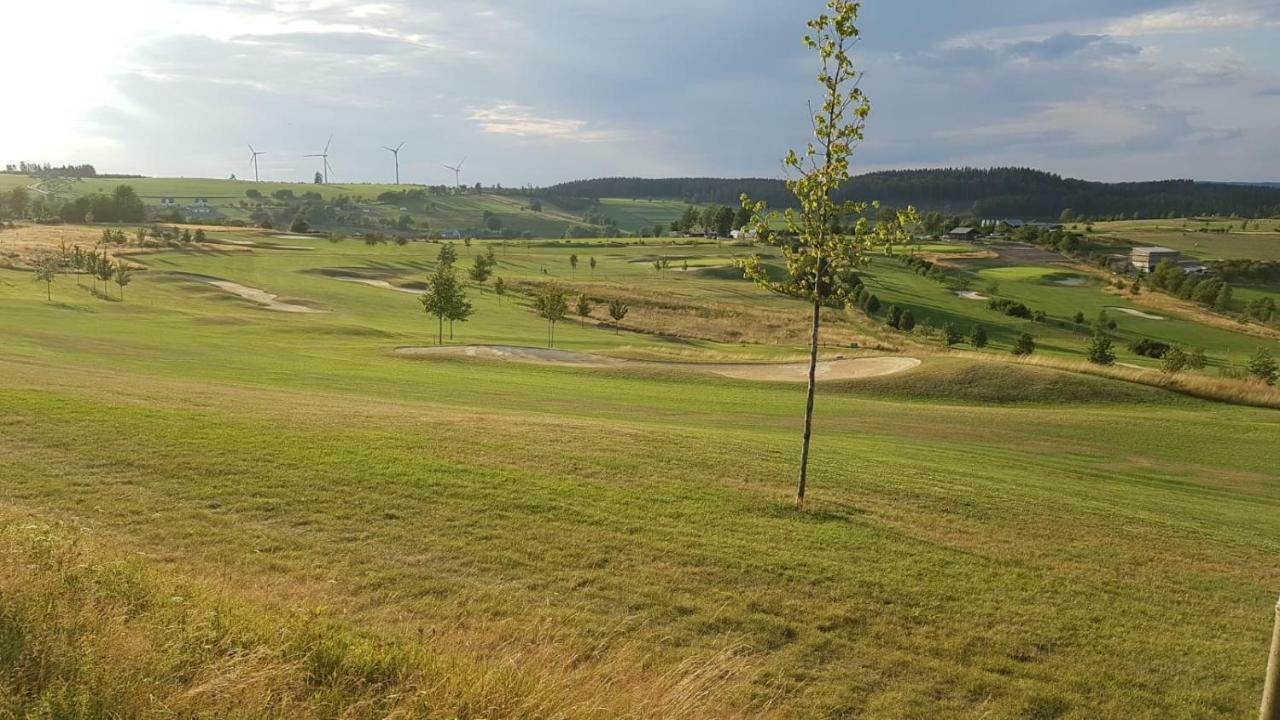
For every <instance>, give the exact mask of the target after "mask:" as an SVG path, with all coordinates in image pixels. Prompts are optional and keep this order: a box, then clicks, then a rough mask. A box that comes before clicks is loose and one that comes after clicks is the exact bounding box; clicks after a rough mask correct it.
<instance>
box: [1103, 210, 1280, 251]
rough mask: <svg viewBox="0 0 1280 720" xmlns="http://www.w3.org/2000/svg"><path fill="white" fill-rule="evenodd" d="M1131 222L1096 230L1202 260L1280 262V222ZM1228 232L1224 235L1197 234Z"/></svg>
mask: <svg viewBox="0 0 1280 720" xmlns="http://www.w3.org/2000/svg"><path fill="white" fill-rule="evenodd" d="M1242 222H1244V221H1242V220H1239V219H1223V220H1197V219H1194V218H1190V219H1176V220H1132V221H1123V222H1106V223H1095V224H1094V226H1093V227H1094V229H1095V230H1096V231H1097V232H1098V233H1100V234H1105V235H1107V236H1110V237H1114V238H1116V239H1120V240H1123V241H1125V242H1128V243H1132V244H1134V245H1140V246H1141V245H1160V246H1163V247H1170V248H1173V249H1175V250H1180V251H1182V252H1183V253H1185V254H1186V255H1187V256H1188V257H1191V258H1197V259H1200V260H1233V259H1235V260H1242V259H1249V260H1280V220H1274V219H1272V220H1249V221H1247V222H1248V224H1249V227H1248V229H1247V230H1244V229H1242V227H1241V223H1242ZM1202 228H1203V229H1205V230H1224V231H1225V230H1228V228H1230V230H1229V232H1225V233H1223V234H1219V233H1216V232H1203V233H1202V232H1198V230H1200V229H1202Z"/></svg>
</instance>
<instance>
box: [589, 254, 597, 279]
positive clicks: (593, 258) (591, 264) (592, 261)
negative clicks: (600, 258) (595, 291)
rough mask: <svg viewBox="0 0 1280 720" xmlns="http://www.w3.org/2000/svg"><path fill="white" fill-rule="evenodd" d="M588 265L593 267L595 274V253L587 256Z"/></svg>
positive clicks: (592, 272)
mask: <svg viewBox="0 0 1280 720" xmlns="http://www.w3.org/2000/svg"><path fill="white" fill-rule="evenodd" d="M587 266H588V267H590V268H591V274H592V275H594V274H595V272H596V256H595V255H592V256H591V257H589V258H587Z"/></svg>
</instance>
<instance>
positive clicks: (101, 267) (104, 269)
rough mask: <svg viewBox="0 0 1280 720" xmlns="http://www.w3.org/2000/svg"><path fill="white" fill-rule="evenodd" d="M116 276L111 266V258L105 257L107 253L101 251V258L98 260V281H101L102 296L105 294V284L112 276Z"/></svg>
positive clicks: (113, 267)
mask: <svg viewBox="0 0 1280 720" xmlns="http://www.w3.org/2000/svg"><path fill="white" fill-rule="evenodd" d="M115 274H116V268H115V266H114V265H112V264H111V258H109V257H107V251H106V250H105V249H104V250H103V251H102V257H100V258H98V279H99V280H101V281H102V294H103V296H106V294H107V283H109V282H111V278H112V276H114V275H115Z"/></svg>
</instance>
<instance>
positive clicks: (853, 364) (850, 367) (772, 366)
mask: <svg viewBox="0 0 1280 720" xmlns="http://www.w3.org/2000/svg"><path fill="white" fill-rule="evenodd" d="M396 353H397V354H399V355H405V356H409V357H481V358H490V359H496V360H508V361H511V362H529V363H541V364H548V365H572V366H575V367H621V366H628V367H649V368H663V369H672V368H676V369H681V370H693V371H695V372H711V373H715V374H717V375H723V376H724V377H730V378H734V379H737V380H757V381H764V382H806V381H807V380H808V373H809V364H808V363H804V362H799V363H734V364H725V363H715V364H701V363H673V362H659V361H655V360H622V359H619V358H610V357H604V356H601V355H590V354H586V353H575V352H569V351H567V350H546V349H542V348H527V347H511V346H505V345H466V346H435V347H401V348H396ZM919 364H920V361H919V360H917V359H915V358H908V357H867V358H844V359H837V360H823V361H820V362H819V363H818V367H817V370H816V372H815V376H816V377H817V379H818V380H856V379H858V378H870V377H879V376H881V375H892V374H893V373H898V372H902V371H903V370H910V369H911V368H913V367H916V366H918V365H919Z"/></svg>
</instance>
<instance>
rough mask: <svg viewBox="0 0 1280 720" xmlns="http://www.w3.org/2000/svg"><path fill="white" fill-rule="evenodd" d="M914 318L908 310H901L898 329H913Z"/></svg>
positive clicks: (908, 330) (906, 330)
mask: <svg viewBox="0 0 1280 720" xmlns="http://www.w3.org/2000/svg"><path fill="white" fill-rule="evenodd" d="M915 326H916V318H915V316H914V315H912V314H911V311H910V310H903V311H902V317H901V318H900V319H899V320H898V329H899V330H901V331H903V332H911V331H912V330H913V329H915Z"/></svg>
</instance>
